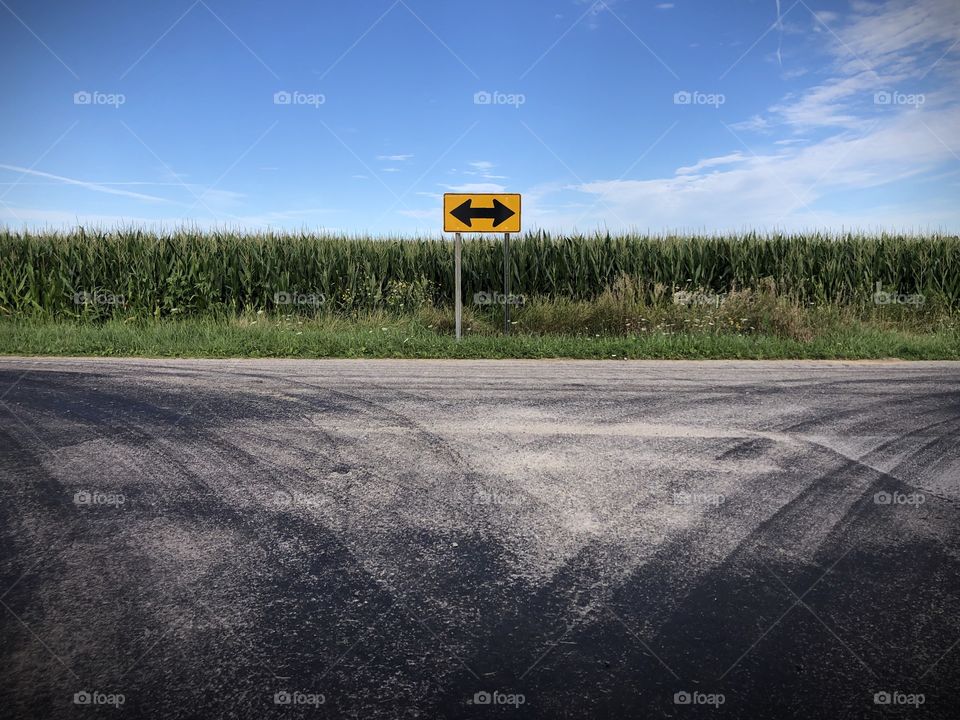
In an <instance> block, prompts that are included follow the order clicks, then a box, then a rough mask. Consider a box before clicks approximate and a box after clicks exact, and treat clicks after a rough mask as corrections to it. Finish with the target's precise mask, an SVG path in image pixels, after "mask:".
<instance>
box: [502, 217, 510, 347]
mask: <svg viewBox="0 0 960 720" xmlns="http://www.w3.org/2000/svg"><path fill="white" fill-rule="evenodd" d="M503 334H504V335H509V334H510V233H504V234H503Z"/></svg>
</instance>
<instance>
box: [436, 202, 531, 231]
mask: <svg viewBox="0 0 960 720" xmlns="http://www.w3.org/2000/svg"><path fill="white" fill-rule="evenodd" d="M472 203H473V200H472V199H468V200H467V201H466V202H464V203H463V204H461V205H459V206H457V207H456V208H454V209H453V210H451V211H450V214H451V215H453V216H454V217H455V218H456V219H457V220H459V221H460V222H462V223H463V224H464V225H466V226H467V227H473V225H472V224H471V221H472V220H493V226H494V227H497V226H498V225H500V224H501V223H502V222H504V221H505V220H509V219H510V218H512V217H513V216H514V215H516V213H515V212H514V211H513V210H511V209H510V208H508V207H507V206H506V205H504V204H503V203H502V202H500V201H499V200H497V199H496V198H494V199H493V207H492V208H475V207H473V206H472Z"/></svg>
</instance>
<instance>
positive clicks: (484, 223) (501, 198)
mask: <svg viewBox="0 0 960 720" xmlns="http://www.w3.org/2000/svg"><path fill="white" fill-rule="evenodd" d="M443 231H444V232H475V233H494V232H495V233H516V232H520V195H519V194H515V193H446V194H445V195H444V196H443Z"/></svg>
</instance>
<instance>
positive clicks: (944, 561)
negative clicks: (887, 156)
mask: <svg viewBox="0 0 960 720" xmlns="http://www.w3.org/2000/svg"><path fill="white" fill-rule="evenodd" d="M0 396H2V399H0V418H2V420H0V482H2V502H0V519H2V522H0V593H2V595H0V640H2V643H0V707H2V708H3V711H2V714H4V715H6V716H10V715H9V713H14V714H16V715H18V716H23V717H38V718H39V717H54V716H55V717H87V716H90V717H94V716H97V717H105V716H106V717H121V716H124V717H151V718H152V717H155V718H188V717H189V718H195V717H208V718H217V717H224V718H226V717H230V718H256V719H259V718H267V717H274V716H278V717H305V716H306V717H357V718H400V717H422V718H461V717H463V718H466V717H481V718H485V717H545V718H551V717H558V718H561V717H570V718H581V717H583V718H586V717H594V718H607V717H609V718H628V717H630V718H633V717H636V718H658V717H671V718H687V717H690V718H695V717H713V718H720V717H737V718H751V719H757V718H774V717H776V718H791V717H796V718H819V717H823V718H860V717H865V718H866V717H890V716H906V717H950V716H951V715H952V712H953V711H955V708H956V707H957V705H958V704H960V553H958V550H960V513H958V500H960V452H958V450H960V365H958V364H955V363H954V364H951V363H910V364H907V363H809V362H776V363H732V362H722V363H721V362H716V363H712V362H705V363H689V362H683V363H671V362H616V361H609V362H599V363H598V362H575V361H569V362H497V361H490V362H458V361H321V362H301V361H173V360H155V361H154V360H84V359H40V360H34V359H17V358H6V359H2V360H0ZM77 693H88V694H87V695H83V694H80V695H77ZM878 693H880V694H879V695H877V694H878ZM883 693H887V694H886V695H885V694H883ZM84 701H89V704H83V703H84ZM287 701H289V702H287ZM486 701H489V702H486ZM685 701H689V702H685ZM885 701H887V702H885Z"/></svg>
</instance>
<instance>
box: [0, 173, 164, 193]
mask: <svg viewBox="0 0 960 720" xmlns="http://www.w3.org/2000/svg"><path fill="white" fill-rule="evenodd" d="M0 169H3V170H10V171H12V172H17V173H20V174H22V175H31V176H33V177H41V178H46V179H48V180H56V181H58V182H61V183H64V184H65V185H76V186H77V187H82V188H85V189H87V190H93V191H94V192H100V193H107V194H108V195H122V196H123V197H129V198H134V199H136V200H146V201H148V202H168V201H167V200H166V198H161V197H156V196H155V195H144V194H143V193H136V192H130V191H129V190H118V189H117V188H116V187H112V186H111V185H109V184H102V183H95V182H88V181H86V180H76V179H74V178H69V177H64V176H63V175H54V174H52V173H46V172H41V171H39V170H31V169H30V168H23V167H18V166H16V165H3V164H0Z"/></svg>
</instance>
